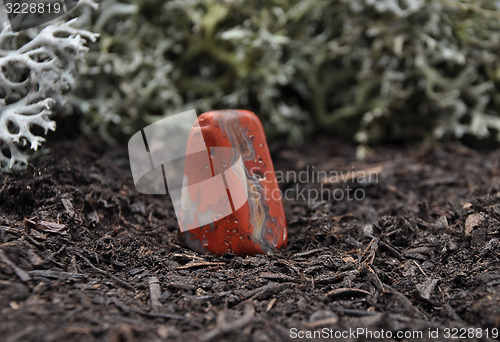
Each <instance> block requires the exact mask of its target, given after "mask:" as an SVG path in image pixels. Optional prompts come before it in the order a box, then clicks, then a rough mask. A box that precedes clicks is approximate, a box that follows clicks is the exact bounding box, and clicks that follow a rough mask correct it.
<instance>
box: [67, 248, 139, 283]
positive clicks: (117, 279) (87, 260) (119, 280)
mask: <svg viewBox="0 0 500 342" xmlns="http://www.w3.org/2000/svg"><path fill="white" fill-rule="evenodd" d="M75 254H76V255H78V256H79V257H80V258H82V259H83V260H84V261H85V262H86V263H87V264H88V265H89V266H90V267H91V268H92V269H93V270H95V271H97V272H99V273H102V274H104V275H105V276H107V277H109V278H111V279H113V280H114V281H116V282H117V283H118V284H120V285H121V286H123V287H125V288H127V289H130V290H133V289H134V287H133V286H132V285H130V284H129V283H127V282H125V281H123V280H121V279H120V278H118V277H115V276H114V275H112V274H111V273H109V272H108V271H105V270H103V269H100V268H99V267H96V266H94V265H93V264H92V263H91V262H90V260H89V259H87V258H86V257H84V256H83V255H81V254H80V253H78V252H76V251H75Z"/></svg>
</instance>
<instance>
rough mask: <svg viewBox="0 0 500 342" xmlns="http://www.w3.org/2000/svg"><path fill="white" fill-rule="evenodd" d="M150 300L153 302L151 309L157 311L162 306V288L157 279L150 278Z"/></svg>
mask: <svg viewBox="0 0 500 342" xmlns="http://www.w3.org/2000/svg"><path fill="white" fill-rule="evenodd" d="M148 283H149V299H150V300H151V309H152V310H154V311H156V310H158V308H159V307H160V306H161V303H160V297H161V288H160V281H159V280H158V278H156V277H151V278H149V281H148Z"/></svg>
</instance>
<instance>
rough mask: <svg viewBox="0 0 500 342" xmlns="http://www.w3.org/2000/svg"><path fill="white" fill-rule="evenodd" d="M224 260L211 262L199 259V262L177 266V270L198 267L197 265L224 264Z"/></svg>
mask: <svg viewBox="0 0 500 342" xmlns="http://www.w3.org/2000/svg"><path fill="white" fill-rule="evenodd" d="M225 264H226V263H224V262H211V261H200V262H196V261H195V262H190V263H188V264H186V265H182V266H179V267H177V269H178V270H186V269H188V268H198V267H208V266H219V265H225Z"/></svg>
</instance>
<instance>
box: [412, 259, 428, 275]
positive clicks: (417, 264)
mask: <svg viewBox="0 0 500 342" xmlns="http://www.w3.org/2000/svg"><path fill="white" fill-rule="evenodd" d="M413 263H414V264H415V266H417V267H418V269H419V270H420V272H422V274H423V275H424V277H427V274H426V273H425V272H424V270H423V269H422V267H420V264H419V263H418V262H417V261H416V260H413Z"/></svg>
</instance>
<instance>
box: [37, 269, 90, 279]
mask: <svg viewBox="0 0 500 342" xmlns="http://www.w3.org/2000/svg"><path fill="white" fill-rule="evenodd" d="M28 273H29V275H31V276H33V277H45V278H53V279H87V278H88V277H87V275H86V274H83V273H72V272H62V271H53V270H33V271H29V272H28Z"/></svg>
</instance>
